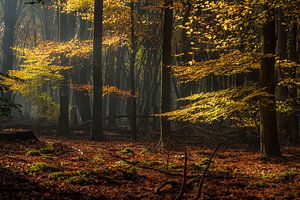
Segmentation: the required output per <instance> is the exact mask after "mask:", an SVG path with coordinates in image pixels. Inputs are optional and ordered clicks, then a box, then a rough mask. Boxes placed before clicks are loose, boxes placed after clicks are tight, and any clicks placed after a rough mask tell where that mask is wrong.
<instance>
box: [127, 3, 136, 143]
mask: <svg viewBox="0 0 300 200" xmlns="http://www.w3.org/2000/svg"><path fill="white" fill-rule="evenodd" d="M130 15H131V27H130V30H131V55H130V74H129V77H130V93H131V95H132V97H131V103H130V107H131V108H130V111H131V116H130V130H131V132H132V139H133V140H136V139H137V128H136V91H135V61H136V51H137V45H136V36H135V14H134V2H133V1H131V2H130Z"/></svg>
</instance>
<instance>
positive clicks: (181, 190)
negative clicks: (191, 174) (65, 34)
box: [176, 149, 188, 200]
mask: <svg viewBox="0 0 300 200" xmlns="http://www.w3.org/2000/svg"><path fill="white" fill-rule="evenodd" d="M187 161H188V156H187V153H186V149H185V150H184V167H183V177H182V184H181V188H180V193H179V195H178V196H177V197H176V199H177V200H181V199H183V195H184V190H185V187H186V176H187Z"/></svg>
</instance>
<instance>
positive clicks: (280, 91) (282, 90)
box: [276, 8, 289, 142]
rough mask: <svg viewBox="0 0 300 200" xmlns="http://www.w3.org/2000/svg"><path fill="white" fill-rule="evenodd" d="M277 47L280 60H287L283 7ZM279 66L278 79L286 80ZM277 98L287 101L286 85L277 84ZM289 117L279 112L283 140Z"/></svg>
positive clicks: (283, 139)
mask: <svg viewBox="0 0 300 200" xmlns="http://www.w3.org/2000/svg"><path fill="white" fill-rule="evenodd" d="M277 16H278V17H277V38H278V39H277V48H276V55H277V56H278V57H279V59H280V60H286V59H287V57H288V55H287V50H288V49H287V32H286V26H285V24H284V14H283V11H282V9H280V8H279V9H278V11H277ZM280 67H281V66H279V68H278V72H277V76H278V81H281V80H284V79H285V78H286V77H285V73H286V70H285V69H283V68H280ZM276 89H277V91H276V95H277V99H278V100H280V101H285V100H286V99H287V98H288V88H287V87H286V86H282V85H278V86H277V88H276ZM288 122H289V118H288V117H287V116H286V114H285V113H277V125H278V135H279V138H280V140H281V142H283V141H286V139H287V138H288V132H289V126H288V125H289V124H288Z"/></svg>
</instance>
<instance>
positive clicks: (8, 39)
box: [2, 0, 17, 73]
mask: <svg viewBox="0 0 300 200" xmlns="http://www.w3.org/2000/svg"><path fill="white" fill-rule="evenodd" d="M3 3H4V5H3V9H4V36H3V43H2V52H3V63H2V72H3V73H7V71H8V70H10V69H13V63H14V52H13V50H12V47H13V45H14V41H15V26H16V21H17V0H4V2H3Z"/></svg>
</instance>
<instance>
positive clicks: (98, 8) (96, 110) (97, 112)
mask: <svg viewBox="0 0 300 200" xmlns="http://www.w3.org/2000/svg"><path fill="white" fill-rule="evenodd" d="M102 24H103V0H95V10H94V41H93V109H92V129H91V139H93V140H99V139H103V136H104V135H103V125H102V34H103V33H102Z"/></svg>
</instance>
